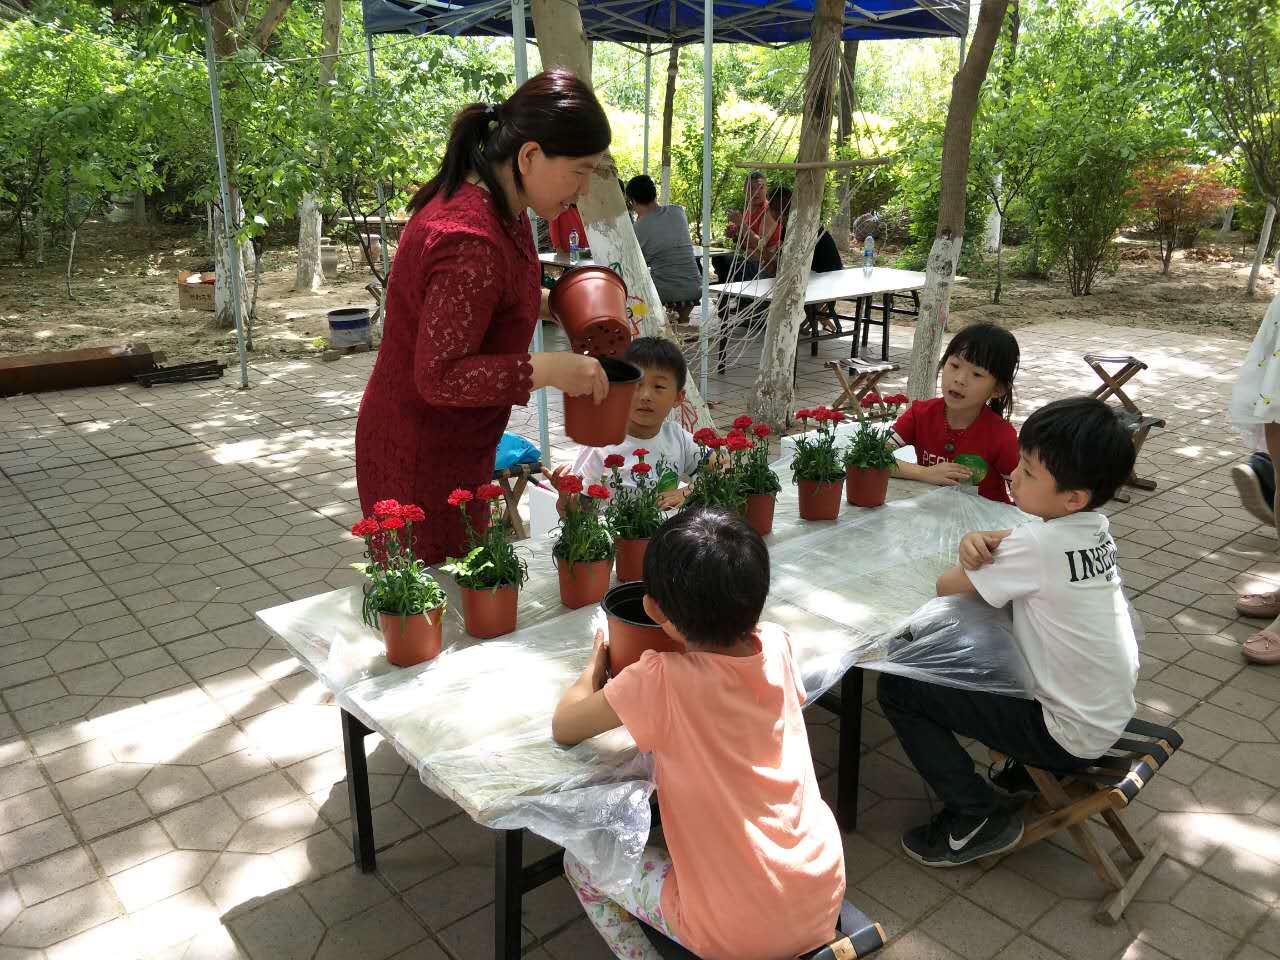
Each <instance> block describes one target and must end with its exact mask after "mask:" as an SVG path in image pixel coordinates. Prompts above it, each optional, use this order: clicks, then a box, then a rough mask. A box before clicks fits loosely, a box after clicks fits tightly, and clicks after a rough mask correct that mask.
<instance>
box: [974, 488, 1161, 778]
mask: <svg viewBox="0 0 1280 960" xmlns="http://www.w3.org/2000/svg"><path fill="white" fill-rule="evenodd" d="M968 574H969V581H970V582H971V583H972V584H973V585H974V587H975V588H976V589H977V591H978V593H979V594H980V595H981V596H982V598H983V599H984V600H985V601H986V602H987V603H989V604H991V605H992V606H993V607H1003V606H1004V605H1005V604H1008V603H1012V605H1013V634H1014V637H1015V638H1016V640H1017V642H1018V646H1019V647H1020V648H1021V650H1022V654H1023V656H1024V657H1026V660H1027V665H1028V666H1029V667H1030V668H1031V675H1032V676H1033V677H1034V678H1035V685H1036V689H1035V697H1036V700H1038V701H1039V702H1040V705H1041V707H1042V708H1043V710H1044V721H1045V726H1046V727H1047V728H1048V730H1049V733H1050V734H1051V735H1052V736H1053V739H1054V740H1056V741H1057V742H1058V744H1059V745H1060V746H1061V747H1062V748H1063V749H1064V750H1066V751H1067V752H1068V753H1070V754H1071V755H1073V756H1076V757H1080V758H1082V759H1092V758H1094V757H1099V756H1101V755H1102V754H1104V753H1106V751H1107V750H1109V749H1110V748H1111V747H1112V746H1113V745H1114V744H1115V741H1116V740H1117V739H1119V738H1120V736H1121V735H1122V734H1123V733H1124V728H1125V726H1126V725H1127V724H1128V722H1129V720H1130V719H1132V717H1133V714H1134V710H1135V708H1136V705H1135V703H1134V696H1133V694H1134V687H1135V686H1136V684H1137V681H1138V642H1137V638H1136V637H1135V636H1134V631H1133V621H1132V619H1131V618H1130V615H1129V605H1128V602H1127V601H1126V599H1125V596H1124V588H1123V586H1122V584H1121V581H1120V569H1119V568H1118V567H1117V566H1116V544H1115V541H1114V540H1113V539H1112V538H1111V533H1110V524H1109V523H1108V521H1107V518H1106V516H1105V515H1104V514H1101V513H1097V512H1095V511H1092V510H1084V511H1081V512H1079V513H1074V514H1071V515H1070V516H1066V517H1060V518H1058V519H1056V520H1048V521H1045V522H1042V523H1028V524H1025V525H1023V526H1021V527H1018V528H1017V529H1015V530H1014V531H1013V533H1012V534H1010V535H1009V536H1008V537H1007V538H1005V540H1004V541H1002V542H1001V544H1000V546H999V547H997V548H996V550H995V554H994V559H993V561H992V562H991V563H989V564H987V565H986V566H984V567H982V568H981V569H978V570H970V571H968Z"/></svg>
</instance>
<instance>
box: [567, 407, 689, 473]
mask: <svg viewBox="0 0 1280 960" xmlns="http://www.w3.org/2000/svg"><path fill="white" fill-rule="evenodd" d="M637 449H642V450H648V451H649V453H648V454H647V455H646V456H645V458H644V462H645V463H651V464H653V468H654V473H650V474H649V477H650V479H657V477H656V472H657V469H658V461H659V460H665V461H666V463H667V464H668V465H669V466H670V467H671V468H672V469H673V470H675V471H676V473H678V474H680V479H681V480H688V479H689V478H690V477H691V476H693V474H694V471H695V470H697V469H698V464H699V463H700V462H701V459H700V451H699V449H698V445H697V444H696V443H694V440H693V437H692V436H691V435H690V434H689V431H687V430H685V429H684V428H683V427H682V426H680V424H678V423H676V422H675V421H674V420H667V421H666V422H665V423H663V424H662V429H661V430H659V431H658V432H657V434H656V435H654V436H652V437H650V438H649V439H647V440H641V439H640V438H639V437H633V436H631V435H630V434H627V438H626V439H625V440H623V441H622V443H619V444H615V445H614V446H611V447H583V448H582V450H581V452H579V454H578V459H577V460H575V461H574V463H573V472H574V473H576V474H577V475H578V476H579V477H581V478H582V482H583V483H584V484H585V483H601V482H606V481H607V480H608V479H609V478H608V477H607V476H606V473H608V472H609V471H606V470H605V468H604V458H605V457H607V456H609V455H610V454H612V453H617V454H621V455H622V456H623V457H624V458H625V459H626V463H624V464H623V465H622V479H623V481H624V482H625V483H626V484H627V485H631V468H632V466H634V465H635V464H637V463H639V462H640V460H639V458H638V457H636V455H635V451H636V450H637Z"/></svg>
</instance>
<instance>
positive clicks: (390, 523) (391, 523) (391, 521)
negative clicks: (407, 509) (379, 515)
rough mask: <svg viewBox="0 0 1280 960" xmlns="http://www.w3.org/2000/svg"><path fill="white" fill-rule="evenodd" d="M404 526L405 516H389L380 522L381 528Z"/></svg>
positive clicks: (397, 528) (379, 526) (390, 528)
mask: <svg viewBox="0 0 1280 960" xmlns="http://www.w3.org/2000/svg"><path fill="white" fill-rule="evenodd" d="M403 526H404V518H403V517H387V519H385V520H383V521H382V522H381V523H380V524H378V528H379V529H381V530H399V529H400V528H401V527H403Z"/></svg>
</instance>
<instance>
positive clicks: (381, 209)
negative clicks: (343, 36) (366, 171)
mask: <svg viewBox="0 0 1280 960" xmlns="http://www.w3.org/2000/svg"><path fill="white" fill-rule="evenodd" d="M364 52H365V56H366V57H367V58H368V61H369V92H370V93H376V92H377V91H376V84H377V75H376V73H375V72H374V69H373V34H371V33H366V34H365V35H364ZM374 185H375V186H376V187H377V190H378V239H379V245H380V246H381V248H382V249H381V253H382V290H383V297H382V302H383V303H386V302H387V298H386V289H387V284H388V283H389V282H390V280H391V255H390V254H389V253H388V252H387V198H386V195H385V194H384V193H383V191H382V178H381V177H379V178H378V180H377V182H376V183H375V184H374ZM382 322H383V323H386V314H385V313H384V314H383V319H382Z"/></svg>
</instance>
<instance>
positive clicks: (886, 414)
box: [858, 390, 911, 420]
mask: <svg viewBox="0 0 1280 960" xmlns="http://www.w3.org/2000/svg"><path fill="white" fill-rule="evenodd" d="M910 402H911V398H910V397H908V396H907V395H906V394H905V393H891V394H888V395H886V396H881V395H880V394H879V393H877V392H876V391H874V390H872V391H871V392H870V393H865V394H863V395H862V400H861V401H859V404H860V406H861V407H862V415H861V416H860V417H859V418H858V419H859V420H895V419H897V417H898V414H899V413H900V412H901V411H902V408H903V407H905V406H906V405H907V404H909V403H910Z"/></svg>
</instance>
